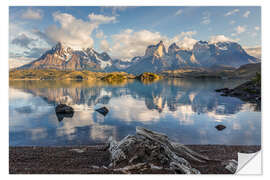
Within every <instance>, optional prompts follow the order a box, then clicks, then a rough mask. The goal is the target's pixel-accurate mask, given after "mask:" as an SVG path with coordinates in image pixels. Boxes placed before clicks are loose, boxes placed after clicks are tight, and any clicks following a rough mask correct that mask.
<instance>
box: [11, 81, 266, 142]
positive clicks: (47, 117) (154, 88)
mask: <svg viewBox="0 0 270 180" xmlns="http://www.w3.org/2000/svg"><path fill="white" fill-rule="evenodd" d="M241 83H242V81H241V80H233V81H232V80H230V81H225V80H224V81H222V80H218V81H215V80H211V81H209V80H183V79H172V80H161V81H158V82H153V83H149V84H143V83H141V82H139V81H136V80H135V81H127V82H123V83H122V84H113V85H112V84H106V83H102V82H98V83H96V82H86V81H61V82H59V81H58V82H57V81H43V82H42V83H41V82H40V81H12V82H10V90H9V100H10V104H9V110H10V111H9V113H10V114H9V117H10V129H9V131H10V145H17V146H25V145H41V146H47V145H52V146H53V145H59V146H60V145H89V144H97V143H104V142H106V140H107V139H108V138H109V136H113V137H114V138H116V139H121V138H123V137H124V136H126V135H128V134H133V133H134V132H135V127H136V126H143V127H145V128H149V129H151V130H155V131H159V132H163V133H166V134H167V135H168V136H169V138H171V139H172V140H174V141H176V142H181V143H184V144H226V145H260V142H261V136H260V134H261V132H260V129H261V123H260V122H261V121H260V119H261V113H260V112H257V111H256V108H255V106H254V105H252V104H248V103H245V102H243V101H241V100H239V99H237V98H232V97H224V96H220V94H219V93H217V92H215V91H214V90H215V89H218V88H223V87H234V86H236V85H239V84H241ZM59 103H65V104H67V105H69V106H71V107H73V108H74V110H75V113H74V115H73V116H72V117H64V118H63V119H58V117H57V115H56V113H55V106H56V105H57V104H59ZM103 106H105V107H107V108H108V109H109V113H108V114H107V115H106V116H103V115H102V114H100V113H98V112H96V111H95V109H97V108H100V107H103ZM218 124H222V125H225V126H226V128H225V129H224V130H222V131H218V130H217V129H215V126H216V125H218Z"/></svg>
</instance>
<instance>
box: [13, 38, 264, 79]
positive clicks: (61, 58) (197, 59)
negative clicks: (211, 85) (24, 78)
mask: <svg viewBox="0 0 270 180" xmlns="http://www.w3.org/2000/svg"><path fill="white" fill-rule="evenodd" d="M257 62H260V59H258V58H255V57H253V56H250V55H248V54H247V53H246V51H245V50H244V49H243V48H242V47H241V45H239V44H238V43H236V42H229V41H228V42H217V43H209V42H207V41H198V42H197V43H196V44H195V45H194V46H193V49H192V50H186V49H183V48H181V47H179V46H177V45H176V44H175V43H173V44H171V45H170V46H169V47H168V50H167V49H166V48H165V46H164V43H163V42H162V41H160V42H159V43H158V44H156V45H150V46H148V47H147V48H146V51H145V54H144V56H136V57H134V58H132V59H131V60H130V61H122V60H120V59H112V58H111V57H110V56H109V55H108V54H107V53H106V52H103V53H98V52H96V51H95V50H94V49H93V48H87V49H83V50H73V49H72V48H70V47H64V46H63V45H62V44H61V43H57V44H56V46H55V47H53V48H52V49H51V50H49V51H47V52H45V53H44V54H43V55H42V56H41V57H40V58H38V59H37V60H35V61H33V62H31V63H29V64H25V65H23V66H21V67H18V68H17V69H59V70H90V71H95V72H97V71H98V72H99V71H100V72H113V71H125V72H128V73H132V74H140V73H143V72H162V71H167V70H176V69H179V68H189V67H192V68H194V67H200V68H203V67H205V68H211V67H240V66H241V65H244V64H249V63H257Z"/></svg>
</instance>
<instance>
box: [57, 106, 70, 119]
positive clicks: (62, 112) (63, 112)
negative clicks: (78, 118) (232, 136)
mask: <svg viewBox="0 0 270 180" xmlns="http://www.w3.org/2000/svg"><path fill="white" fill-rule="evenodd" d="M55 112H56V116H57V118H58V121H62V120H63V119H64V118H65V117H67V118H72V117H73V114H74V110H73V108H72V107H70V106H67V105H65V104H59V105H57V106H56V107H55Z"/></svg>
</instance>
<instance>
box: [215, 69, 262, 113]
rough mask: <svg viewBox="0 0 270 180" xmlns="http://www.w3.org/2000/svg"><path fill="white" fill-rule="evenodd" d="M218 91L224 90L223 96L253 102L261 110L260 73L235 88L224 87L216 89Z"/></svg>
mask: <svg viewBox="0 0 270 180" xmlns="http://www.w3.org/2000/svg"><path fill="white" fill-rule="evenodd" d="M215 91H216V92H222V94H220V95H221V96H231V97H237V98H239V99H241V100H242V101H245V102H249V103H253V104H255V105H256V109H257V110H260V109H261V108H260V106H261V81H260V76H259V74H258V75H257V76H256V78H253V79H252V80H250V81H247V82H245V83H243V84H241V85H239V86H237V87H235V88H233V89H229V88H222V89H216V90H215Z"/></svg>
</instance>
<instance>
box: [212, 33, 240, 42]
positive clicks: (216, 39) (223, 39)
mask: <svg viewBox="0 0 270 180" xmlns="http://www.w3.org/2000/svg"><path fill="white" fill-rule="evenodd" d="M226 41H235V40H232V39H230V38H228V37H226V36H224V35H216V36H211V37H210V42H209V43H217V42H226Z"/></svg>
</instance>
